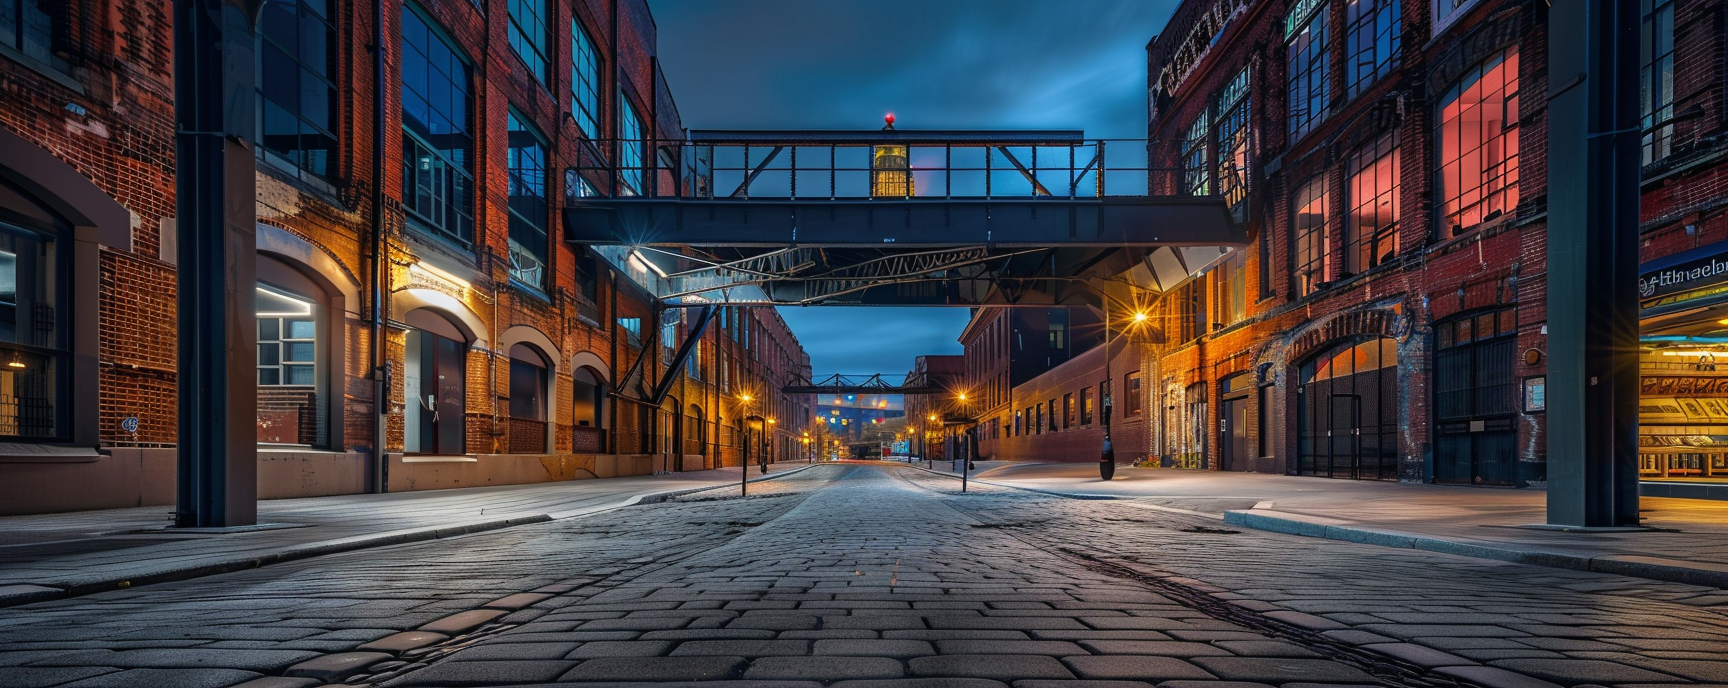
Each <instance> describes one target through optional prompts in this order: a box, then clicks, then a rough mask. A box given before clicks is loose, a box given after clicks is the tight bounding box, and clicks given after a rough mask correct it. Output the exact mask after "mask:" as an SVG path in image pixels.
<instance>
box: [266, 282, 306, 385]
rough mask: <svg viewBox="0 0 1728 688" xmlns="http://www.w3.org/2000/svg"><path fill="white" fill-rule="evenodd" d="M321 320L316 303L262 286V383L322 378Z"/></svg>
mask: <svg viewBox="0 0 1728 688" xmlns="http://www.w3.org/2000/svg"><path fill="white" fill-rule="evenodd" d="M317 348H318V321H317V320H314V319H313V317H312V302H311V301H308V300H306V299H303V298H300V297H297V296H294V295H291V294H288V293H286V292H281V291H276V290H273V289H265V288H263V287H259V288H258V384H259V385H263V386H277V385H295V386H298V385H307V386H310V385H312V384H315V383H316V382H317V380H318V371H317V360H318V357H317Z"/></svg>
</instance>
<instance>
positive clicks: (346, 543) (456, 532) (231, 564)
mask: <svg viewBox="0 0 1728 688" xmlns="http://www.w3.org/2000/svg"><path fill="white" fill-rule="evenodd" d="M810 468H814V465H812V466H802V467H799V468H794V469H790V470H786V471H782V472H779V473H770V474H768V475H764V476H760V477H756V478H752V479H750V482H753V483H754V482H761V481H764V480H776V479H779V478H784V477H786V476H789V475H792V474H794V473H798V472H801V471H805V470H809V469H810ZM733 484H736V483H724V484H716V485H706V486H700V487H690V488H681V489H676V490H662V491H659V492H644V493H641V494H637V495H633V496H631V497H629V498H628V499H625V500H623V501H621V502H618V503H615V504H609V505H603V506H599V507H592V508H588V509H579V510H575V511H567V512H560V513H556V514H519V515H515V516H511V517H507V518H497V519H488V520H484V521H471V522H466V523H456V524H445V525H438V526H427V527H424V528H410V529H404V530H392V531H385V532H382V533H368V534H365V535H354V536H350V537H345V538H337V539H334V540H322V541H319V542H308V543H302V544H298V545H290V546H287V547H284V548H282V549H279V550H276V551H273V552H269V553H267V554H263V555H257V556H244V557H237V558H233V559H226V560H221V561H211V562H203V563H196V564H187V565H183V566H171V567H165V568H161V569H157V570H153V571H145V572H141V573H132V574H128V575H124V576H119V575H109V576H101V575H98V576H93V577H90V578H84V579H78V578H74V579H69V580H63V581H52V582H48V583H29V584H9V585H4V586H0V608H5V607H15V606H18V605H24V604H33V603H36V602H46V601H49V600H58V599H65V598H69V597H79V596H83V595H89V594H92V593H98V592H106V591H109V590H121V589H126V588H133V587H137V586H140V585H150V584H153V583H169V582H173V581H180V580H187V579H191V578H201V577H204V576H211V575H216V574H219V573H230V572H233V571H244V570H247V569H255V568H260V567H264V566H269V565H271V564H281V563H286V562H291V561H298V560H301V559H310V558H313V557H321V556H325V555H328V554H340V553H343V552H352V551H355V550H362V549H372V548H374V547H388V546H391V545H404V544H409V543H415V542H426V541H429V540H441V539H444V538H450V537H456V536H460V535H471V534H474V533H483V532H486V531H491V530H501V529H504V528H510V527H513V526H519V525H526V524H529V523H546V522H549V521H556V520H563V519H567V518H578V517H581V516H589V515H593V514H598V513H602V512H606V511H611V510H614V509H622V508H625V507H630V506H635V505H637V504H657V503H660V502H663V501H666V500H668V499H672V498H675V497H678V496H681V495H686V494H690V493H694V492H703V491H707V490H713V489H717V488H722V487H727V486H729V485H733ZM216 556H220V555H216Z"/></svg>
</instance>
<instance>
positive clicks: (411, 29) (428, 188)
mask: <svg viewBox="0 0 1728 688" xmlns="http://www.w3.org/2000/svg"><path fill="white" fill-rule="evenodd" d="M468 88H469V75H468V62H467V61H466V60H464V59H463V58H462V57H461V56H460V55H459V54H458V53H457V51H456V49H455V48H454V47H452V46H451V45H450V43H448V42H447V41H446V40H445V39H444V37H443V35H442V33H440V32H439V31H438V30H437V29H434V28H432V26H431V24H430V23H429V22H428V20H427V19H426V18H425V17H424V16H422V15H421V13H420V11H419V10H418V9H415V8H414V7H413V6H412V5H411V6H409V9H408V11H404V12H403V13H402V133H403V134H404V136H403V140H402V207H403V209H404V210H406V211H407V212H408V217H409V219H410V220H411V221H412V222H413V224H414V225H415V226H416V227H420V228H424V229H427V230H430V231H432V232H434V233H436V234H438V235H441V236H443V237H446V238H449V239H452V240H455V241H457V242H460V243H463V244H468V243H472V242H473V241H474V176H473V173H472V172H471V171H470V168H469V164H470V158H472V156H473V152H472V151H473V147H474V137H473V134H472V133H471V131H470V120H469V112H470V107H469V95H468Z"/></svg>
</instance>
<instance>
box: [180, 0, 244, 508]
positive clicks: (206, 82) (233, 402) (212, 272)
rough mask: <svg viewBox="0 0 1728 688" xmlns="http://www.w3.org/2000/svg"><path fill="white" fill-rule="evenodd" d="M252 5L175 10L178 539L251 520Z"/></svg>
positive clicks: (231, 1) (183, 3)
mask: <svg viewBox="0 0 1728 688" xmlns="http://www.w3.org/2000/svg"><path fill="white" fill-rule="evenodd" d="M262 4H263V0H175V3H174V120H175V124H176V126H177V127H178V131H177V132H176V134H175V155H176V158H175V162H176V169H175V196H176V197H175V206H176V220H177V221H176V228H177V231H178V233H179V256H178V257H179V266H178V268H179V297H178V298H179V329H180V342H179V353H178V363H179V369H178V375H179V392H180V398H179V426H178V429H179V436H178V437H177V438H176V443H177V444H176V452H177V455H178V463H179V465H178V469H179V473H178V476H177V477H178V480H177V488H178V505H177V508H176V510H175V515H174V523H175V525H176V526H179V527H229V526H244V525H252V524H254V523H256V522H257V520H258V431H257V404H258V388H257V375H258V369H257V358H258V344H257V327H258V326H257V324H256V323H257V315H256V311H257V304H256V295H255V290H256V287H257V276H256V272H257V240H256V237H255V231H256V230H255V229H254V226H255V223H256V221H257V218H256V216H255V214H254V209H253V204H254V203H255V200H254V191H253V185H254V180H253V174H254V172H255V170H254V164H255V163H254V162H253V152H252V137H253V136H254V129H255V128H256V127H257V122H256V120H255V119H254V115H255V113H254V103H256V102H257V98H258V95H257V90H256V89H257V87H256V85H255V83H254V81H255V80H256V79H255V78H254V76H253V75H254V74H255V61H254V60H255V59H254V55H253V46H254V44H255V42H256V40H257V35H256V29H255V27H256V26H257V21H256V20H257V16H258V9H259V7H260V6H261V5H262Z"/></svg>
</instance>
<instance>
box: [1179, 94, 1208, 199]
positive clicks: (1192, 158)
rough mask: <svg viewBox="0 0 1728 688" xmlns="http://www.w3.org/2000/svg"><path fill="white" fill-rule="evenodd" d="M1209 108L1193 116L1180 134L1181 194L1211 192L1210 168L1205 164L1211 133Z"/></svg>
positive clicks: (1201, 194) (1197, 194)
mask: <svg viewBox="0 0 1728 688" xmlns="http://www.w3.org/2000/svg"><path fill="white" fill-rule="evenodd" d="M1211 114H1212V113H1211V108H1207V109H1206V110H1205V111H1202V112H1201V113H1200V114H1198V115H1195V116H1194V121H1193V122H1191V123H1189V124H1188V128H1187V129H1186V130H1184V131H1183V134H1182V192H1183V193H1184V194H1187V195H1189V196H1206V195H1210V194H1211V192H1212V168H1211V167H1210V166H1209V165H1208V164H1207V151H1206V147H1207V145H1208V143H1209V142H1208V141H1207V139H1208V137H1209V136H1210V135H1211V132H1212V122H1211Z"/></svg>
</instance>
